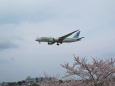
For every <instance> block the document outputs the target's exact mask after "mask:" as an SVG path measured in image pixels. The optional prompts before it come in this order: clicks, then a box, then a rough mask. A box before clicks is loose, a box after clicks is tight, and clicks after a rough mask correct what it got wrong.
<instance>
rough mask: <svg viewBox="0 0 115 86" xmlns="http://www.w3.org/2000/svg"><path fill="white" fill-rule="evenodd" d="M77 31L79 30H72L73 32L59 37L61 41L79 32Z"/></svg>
mask: <svg viewBox="0 0 115 86" xmlns="http://www.w3.org/2000/svg"><path fill="white" fill-rule="evenodd" d="M77 31H79V30H76V31H73V32H71V33H69V34H67V35H64V36H62V37H59V41H60V42H62V41H63V40H64V39H65V38H67V37H68V36H70V35H72V34H73V33H75V32H77Z"/></svg>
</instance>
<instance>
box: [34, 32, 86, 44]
mask: <svg viewBox="0 0 115 86" xmlns="http://www.w3.org/2000/svg"><path fill="white" fill-rule="evenodd" d="M77 31H78V30H76V31H73V32H71V33H69V34H66V35H64V36H61V37H58V38H53V37H37V39H36V41H38V42H39V43H40V42H47V43H48V45H52V44H54V43H57V45H59V44H62V43H69V42H76V41H80V40H81V39H82V38H84V37H81V38H79V34H80V31H78V32H77ZM75 32H77V33H76V35H75V36H74V37H73V38H67V37H68V36H70V35H72V34H73V33H75Z"/></svg>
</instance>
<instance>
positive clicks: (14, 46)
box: [0, 41, 18, 51]
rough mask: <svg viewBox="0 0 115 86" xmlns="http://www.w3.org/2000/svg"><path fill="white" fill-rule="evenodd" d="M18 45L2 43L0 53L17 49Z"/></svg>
mask: <svg viewBox="0 0 115 86" xmlns="http://www.w3.org/2000/svg"><path fill="white" fill-rule="evenodd" d="M17 47H18V45H16V44H14V43H11V42H8V41H7V42H4V43H0V51H2V50H5V49H10V48H17Z"/></svg>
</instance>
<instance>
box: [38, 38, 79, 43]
mask: <svg viewBox="0 0 115 86" xmlns="http://www.w3.org/2000/svg"><path fill="white" fill-rule="evenodd" d="M36 41H39V42H54V41H55V42H59V38H52V37H38V38H37V39H36ZM75 41H77V39H76V38H65V39H64V40H63V41H62V42H75Z"/></svg>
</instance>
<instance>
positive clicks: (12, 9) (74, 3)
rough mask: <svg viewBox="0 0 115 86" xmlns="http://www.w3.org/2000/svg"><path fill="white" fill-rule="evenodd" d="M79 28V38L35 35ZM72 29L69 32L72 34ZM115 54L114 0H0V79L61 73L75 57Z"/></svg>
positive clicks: (11, 79)
mask: <svg viewBox="0 0 115 86" xmlns="http://www.w3.org/2000/svg"><path fill="white" fill-rule="evenodd" d="M78 29H80V31H81V33H80V37H85V38H84V39H82V40H81V41H79V42H75V43H65V44H62V45H60V46H57V45H56V44H54V45H48V44H47V43H41V44H39V43H38V42H36V41H35V39H36V38H37V37H38V36H44V37H50V36H52V37H60V36H63V35H66V34H68V33H70V32H72V31H75V30H78ZM73 36H74V34H73V35H72V36H70V37H73ZM73 54H75V56H80V57H87V59H88V60H89V61H91V58H92V57H95V58H97V59H107V58H110V57H112V58H115V0H0V82H13V81H20V80H24V79H25V78H26V77H27V76H31V77H37V76H38V77H40V76H44V72H45V73H47V74H48V75H49V76H53V75H54V76H59V77H63V76H64V74H65V71H66V70H65V69H64V68H62V67H61V66H60V64H64V63H66V62H69V63H70V64H72V63H73V62H74V57H73Z"/></svg>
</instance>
